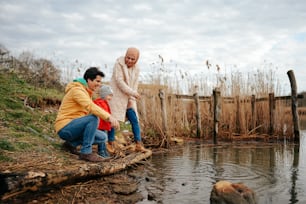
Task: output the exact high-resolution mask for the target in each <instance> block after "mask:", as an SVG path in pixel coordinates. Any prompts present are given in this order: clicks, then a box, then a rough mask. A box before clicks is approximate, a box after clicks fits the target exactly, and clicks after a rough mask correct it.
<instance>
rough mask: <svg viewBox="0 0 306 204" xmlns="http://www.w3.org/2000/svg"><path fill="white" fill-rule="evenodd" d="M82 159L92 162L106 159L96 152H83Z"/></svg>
mask: <svg viewBox="0 0 306 204" xmlns="http://www.w3.org/2000/svg"><path fill="white" fill-rule="evenodd" d="M80 159H82V160H85V161H90V162H103V161H106V160H105V159H103V158H102V157H100V156H99V155H97V154H95V153H90V154H82V153H80Z"/></svg>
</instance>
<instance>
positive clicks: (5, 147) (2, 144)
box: [0, 139, 15, 151]
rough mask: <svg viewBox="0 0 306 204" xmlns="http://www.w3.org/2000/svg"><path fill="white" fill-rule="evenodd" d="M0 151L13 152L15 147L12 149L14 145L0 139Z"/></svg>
mask: <svg viewBox="0 0 306 204" xmlns="http://www.w3.org/2000/svg"><path fill="white" fill-rule="evenodd" d="M0 149H1V150H8V151H14V150H15V147H14V145H13V144H12V143H11V142H9V141H7V140H5V139H1V140H0Z"/></svg>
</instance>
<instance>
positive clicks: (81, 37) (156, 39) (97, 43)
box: [0, 0, 306, 91]
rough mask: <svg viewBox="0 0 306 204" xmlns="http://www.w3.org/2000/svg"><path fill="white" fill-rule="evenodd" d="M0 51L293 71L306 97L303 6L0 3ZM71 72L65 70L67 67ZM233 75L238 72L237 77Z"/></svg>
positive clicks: (108, 62)
mask: <svg viewBox="0 0 306 204" xmlns="http://www.w3.org/2000/svg"><path fill="white" fill-rule="evenodd" d="M0 44H2V45H4V46H5V47H6V48H7V49H8V50H10V51H11V53H12V54H13V55H18V54H20V53H21V52H23V51H30V52H32V53H33V54H34V55H35V56H38V57H45V58H49V59H53V60H57V61H65V62H70V61H71V62H75V61H76V60H77V62H78V63H79V64H82V65H84V66H90V65H98V66H101V67H103V68H105V67H106V68H105V69H106V71H105V72H106V73H108V71H107V69H111V67H112V66H113V64H114V61H115V59H116V58H117V57H119V56H121V55H123V54H124V53H125V50H126V48H127V47H130V46H135V47H138V48H139V49H140V51H141V59H140V61H139V63H140V65H141V67H142V69H143V70H151V71H152V69H154V68H155V66H153V65H152V64H154V63H157V62H160V60H161V58H159V56H162V58H163V60H164V65H165V68H166V69H177V70H183V71H192V72H193V73H197V72H203V71H204V72H205V71H206V70H207V69H206V70H205V67H206V61H207V60H208V61H209V63H211V64H212V65H213V66H214V65H218V66H219V67H220V72H227V73H228V72H231V71H237V70H238V71H248V70H252V69H258V68H261V69H267V68H272V69H274V70H275V72H276V73H277V74H278V75H280V77H283V78H284V81H285V82H284V83H286V84H289V82H287V80H288V79H287V75H286V73H287V71H288V70H291V69H293V70H294V72H295V75H296V78H297V83H298V89H299V91H301V90H306V1H304V0H294V1H291V0H277V1H276V0H258V1H253V0H241V1H238V0H208V1H203V0H189V1H188V0H182V1H177V0H154V1H152V0H150V1H147V0H121V1H119V0H118V1H116V0H87V1H84V0H82V1H81V0H60V1H55V0H27V1H24V0H23V1H22V0H0ZM68 64H69V63H68ZM235 69H236V70H235Z"/></svg>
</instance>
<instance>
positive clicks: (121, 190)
mask: <svg viewBox="0 0 306 204" xmlns="http://www.w3.org/2000/svg"><path fill="white" fill-rule="evenodd" d="M144 168H145V162H144V163H142V164H137V165H135V166H132V167H131V168H129V169H127V170H124V171H122V172H119V173H116V174H113V175H110V176H104V177H97V178H91V179H86V180H83V181H81V180H80V181H73V182H71V183H65V184H59V185H56V186H51V187H49V188H44V189H40V190H39V191H35V192H31V191H27V192H24V193H20V192H19V194H15V195H12V194H11V195H9V196H7V197H3V198H4V200H3V198H2V200H1V202H0V203H3V204H10V203H14V204H15V203H16V204H19V203H20V204H25V203H27V204H32V203H50V204H51V203H90V204H92V203H94V204H98V203H104V204H105V203H106V204H112V203H122V204H125V203H129V204H130V203H137V202H138V201H141V200H142V199H143V196H142V194H141V193H140V192H139V190H138V183H139V181H140V180H141V179H144V178H143V175H142V173H141V172H142V171H143V170H144Z"/></svg>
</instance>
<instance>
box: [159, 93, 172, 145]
mask: <svg viewBox="0 0 306 204" xmlns="http://www.w3.org/2000/svg"><path fill="white" fill-rule="evenodd" d="M159 98H160V104H161V111H162V125H163V132H164V134H165V136H166V140H167V147H169V144H170V138H169V136H168V134H167V130H168V127H167V107H166V102H165V92H164V90H162V89H160V90H159Z"/></svg>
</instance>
